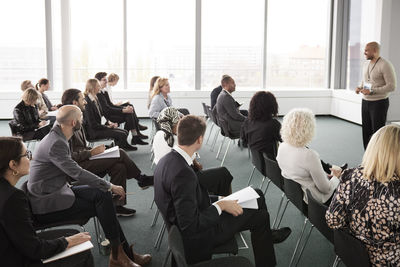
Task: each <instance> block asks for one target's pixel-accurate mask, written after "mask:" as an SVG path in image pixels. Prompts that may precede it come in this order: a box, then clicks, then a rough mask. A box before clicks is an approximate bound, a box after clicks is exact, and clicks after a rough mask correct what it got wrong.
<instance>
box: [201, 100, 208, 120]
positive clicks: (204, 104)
mask: <svg viewBox="0 0 400 267" xmlns="http://www.w3.org/2000/svg"><path fill="white" fill-rule="evenodd" d="M201 105H202V106H203V112H204V115H205V116H206V118H208V111H207V105H206V103H204V102H201Z"/></svg>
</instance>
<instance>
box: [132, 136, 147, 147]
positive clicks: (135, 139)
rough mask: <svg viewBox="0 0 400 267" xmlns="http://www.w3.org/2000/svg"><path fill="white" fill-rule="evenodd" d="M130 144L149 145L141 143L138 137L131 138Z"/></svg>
mask: <svg viewBox="0 0 400 267" xmlns="http://www.w3.org/2000/svg"><path fill="white" fill-rule="evenodd" d="M131 144H132V145H148V144H149V143H147V142H145V141H143V140H142V139H140V137H138V136H133V137H132V140H131Z"/></svg>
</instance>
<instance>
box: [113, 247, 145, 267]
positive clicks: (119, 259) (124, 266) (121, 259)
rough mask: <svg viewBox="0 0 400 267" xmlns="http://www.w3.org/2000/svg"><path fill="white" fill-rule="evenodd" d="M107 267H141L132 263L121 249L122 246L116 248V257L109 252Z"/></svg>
mask: <svg viewBox="0 0 400 267" xmlns="http://www.w3.org/2000/svg"><path fill="white" fill-rule="evenodd" d="M108 266H109V267H141V266H140V265H139V264H136V263H135V262H133V261H132V260H131V259H130V258H129V257H128V256H127V255H126V254H125V251H124V249H123V248H122V244H120V245H119V246H118V255H117V256H116V257H115V255H113V252H112V250H111V255H110V262H109V265H108Z"/></svg>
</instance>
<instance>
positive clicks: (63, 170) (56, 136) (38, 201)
mask: <svg viewBox="0 0 400 267" xmlns="http://www.w3.org/2000/svg"><path fill="white" fill-rule="evenodd" d="M69 177H70V178H72V179H74V180H76V181H78V182H79V183H80V184H85V185H89V186H91V187H94V188H98V189H100V190H103V191H107V190H108V189H109V188H110V183H109V182H107V181H105V180H103V179H101V178H100V177H98V176H97V175H95V174H93V173H91V172H89V171H87V170H84V169H82V168H81V167H80V166H79V165H78V163H76V162H75V161H74V160H73V159H72V158H71V151H70V149H69V145H68V140H67V139H66V138H65V136H64V134H63V133H62V131H61V128H60V126H59V125H58V124H55V125H54V127H53V128H52V129H51V131H50V133H49V134H48V135H47V136H45V137H44V138H43V139H42V141H40V143H39V145H37V147H36V148H35V153H34V157H33V160H32V162H31V168H30V175H29V179H28V193H29V195H28V196H29V199H30V201H31V205H32V212H33V214H46V213H50V212H55V211H59V210H64V209H68V208H69V207H71V206H72V204H73V203H74V201H75V195H74V192H73V191H72V190H71V188H70V185H69V184H68V182H67V181H68V179H69Z"/></svg>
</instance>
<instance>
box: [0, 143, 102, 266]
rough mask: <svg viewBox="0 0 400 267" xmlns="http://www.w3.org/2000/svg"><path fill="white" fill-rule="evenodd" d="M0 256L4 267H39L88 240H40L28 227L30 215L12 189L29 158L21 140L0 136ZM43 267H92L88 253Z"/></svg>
mask: <svg viewBox="0 0 400 267" xmlns="http://www.w3.org/2000/svg"><path fill="white" fill-rule="evenodd" d="M0 151H7V153H0V218H1V223H0V236H1V243H2V245H1V246H0V255H2V256H1V262H2V265H4V266H43V265H42V263H41V260H42V259H47V258H50V257H52V256H54V255H55V254H57V253H60V252H62V251H64V250H65V249H66V248H70V247H73V246H76V245H78V244H80V243H83V242H86V241H88V240H90V235H89V234H88V233H79V234H75V235H72V236H68V237H62V236H60V237H59V238H57V239H53V240H45V239H41V238H40V237H39V236H38V235H37V234H36V232H35V230H34V228H33V226H32V220H31V213H30V208H29V203H28V199H27V197H26V195H25V193H24V192H23V191H21V190H19V189H17V188H16V187H15V184H16V183H17V182H18V180H19V179H20V178H21V177H22V176H24V175H28V174H29V160H30V159H31V157H32V154H31V152H30V151H27V150H26V148H25V146H24V144H23V143H22V140H21V139H20V138H17V137H0ZM44 266H54V267H56V266H57V267H62V266H65V267H66V266H81V267H84V266H87V267H91V266H94V264H93V258H92V254H91V253H90V250H86V251H84V252H81V253H79V254H76V255H73V256H70V257H67V258H63V259H61V260H58V261H55V262H51V263H48V264H45V265H44Z"/></svg>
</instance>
